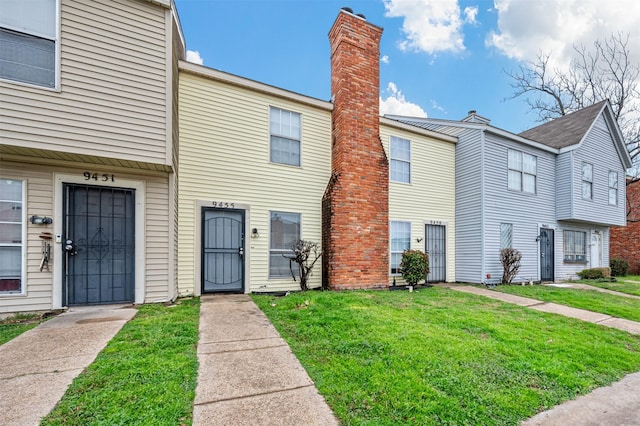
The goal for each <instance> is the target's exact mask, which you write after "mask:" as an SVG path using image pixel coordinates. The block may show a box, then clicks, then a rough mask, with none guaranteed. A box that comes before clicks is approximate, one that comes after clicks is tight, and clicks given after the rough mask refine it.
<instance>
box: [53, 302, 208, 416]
mask: <svg viewBox="0 0 640 426" xmlns="http://www.w3.org/2000/svg"><path fill="white" fill-rule="evenodd" d="M199 308H200V303H199V300H198V299H185V300H181V301H178V303H177V304H176V305H174V306H170V307H166V306H163V305H143V306H140V307H139V308H138V313H137V315H136V316H135V318H134V319H133V320H131V321H129V322H128V323H127V324H125V326H124V327H123V328H122V330H121V331H120V332H119V333H118V334H117V335H116V336H115V337H114V338H113V339H112V340H111V341H110V342H109V344H108V345H107V347H106V348H105V349H104V350H103V351H102V352H101V353H100V354H99V355H98V357H97V358H96V360H95V362H94V363H93V364H91V365H90V366H89V367H88V368H87V369H86V370H85V371H84V372H83V373H82V374H81V375H80V376H78V377H77V378H76V379H75V380H74V381H73V383H72V384H71V386H70V387H69V389H68V390H67V392H66V394H65V395H64V397H63V398H62V400H61V401H60V403H59V404H58V405H57V406H56V408H55V409H54V410H53V411H52V412H51V413H50V414H49V415H48V416H47V417H46V418H45V419H44V420H43V422H42V423H41V424H43V425H127V424H135V425H183V424H191V412H192V404H193V398H194V396H195V387H196V381H197V374H198V359H197V355H196V347H197V342H198V318H199Z"/></svg>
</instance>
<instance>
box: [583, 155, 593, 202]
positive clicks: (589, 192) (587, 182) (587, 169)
mask: <svg viewBox="0 0 640 426" xmlns="http://www.w3.org/2000/svg"><path fill="white" fill-rule="evenodd" d="M582 198H584V199H585V200H592V199H593V164H589V163H582Z"/></svg>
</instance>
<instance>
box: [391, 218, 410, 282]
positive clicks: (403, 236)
mask: <svg viewBox="0 0 640 426" xmlns="http://www.w3.org/2000/svg"><path fill="white" fill-rule="evenodd" d="M390 228H391V229H390V234H391V273H392V274H399V273H400V272H399V271H398V268H400V261H401V260H402V252H403V251H405V250H409V249H410V248H411V222H396V221H392V222H391V226H390Z"/></svg>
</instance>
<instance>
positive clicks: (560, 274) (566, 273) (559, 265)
mask: <svg viewBox="0 0 640 426" xmlns="http://www.w3.org/2000/svg"><path fill="white" fill-rule="evenodd" d="M563 231H581V232H586V233H587V247H586V251H587V253H586V254H587V262H586V263H565V262H564V247H563V246H564V234H563ZM594 231H599V232H600V235H601V236H602V237H601V238H602V243H601V244H602V265H601V266H609V228H607V227H604V226H589V225H585V224H584V223H581V222H560V223H559V224H558V226H557V227H556V233H555V241H554V243H555V251H556V257H555V275H556V280H566V279H575V278H578V276H577V275H576V274H577V273H578V272H580V271H582V270H583V269H586V268H590V267H592V266H594V265H593V264H592V259H591V242H590V241H591V234H592V233H593V232H594Z"/></svg>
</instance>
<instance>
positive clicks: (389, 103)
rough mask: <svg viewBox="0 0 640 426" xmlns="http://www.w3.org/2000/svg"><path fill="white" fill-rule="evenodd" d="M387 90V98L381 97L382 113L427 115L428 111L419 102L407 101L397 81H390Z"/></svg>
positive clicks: (410, 115) (414, 115) (413, 115)
mask: <svg viewBox="0 0 640 426" xmlns="http://www.w3.org/2000/svg"><path fill="white" fill-rule="evenodd" d="M385 92H386V93H387V94H388V96H387V98H386V99H383V98H382V97H380V115H385V114H393V115H406V116H409V117H426V116H427V113H426V112H425V111H424V110H423V109H422V108H421V107H420V105H418V104H414V103H412V102H409V101H407V100H406V99H405V98H404V95H403V94H402V92H401V91H400V90H398V87H397V86H396V85H395V83H393V82H390V83H389V84H388V85H387V89H386V90H385Z"/></svg>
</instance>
